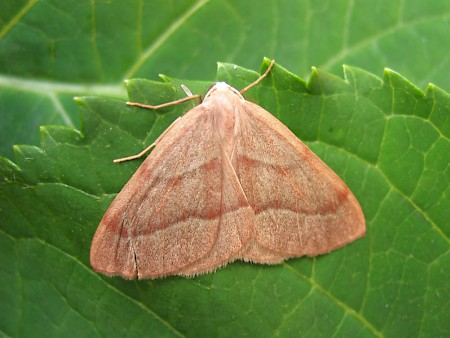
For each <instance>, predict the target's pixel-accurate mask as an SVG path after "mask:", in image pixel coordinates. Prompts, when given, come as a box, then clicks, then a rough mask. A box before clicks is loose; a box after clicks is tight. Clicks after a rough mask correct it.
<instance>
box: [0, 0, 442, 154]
mask: <svg viewBox="0 0 450 338" xmlns="http://www.w3.org/2000/svg"><path fill="white" fill-rule="evenodd" d="M217 18H223V20H218V19H217ZM449 20H450V2H449V1H446V0H434V1H429V2H427V1H420V0H409V1H404V0H380V1H376V2H375V3H374V2H371V1H348V0H326V1H307V0H282V1H263V2H261V1H260V0H246V1H241V0H210V1H208V0H177V1H166V0H151V1H145V0H144V1H137V0H130V1H122V0H109V1H88V0H77V1H74V0H39V1H38V0H27V1H25V0H20V1H19V0H2V1H0V153H1V154H4V155H5V156H8V157H9V158H10V159H12V158H13V151H12V146H13V145H14V144H38V142H39V135H38V127H39V126H41V125H48V124H65V125H67V126H70V127H76V128H80V124H79V118H78V116H77V114H76V108H75V106H74V104H73V101H72V97H73V96H83V95H102V96H109V97H118V98H122V99H123V98H125V96H126V95H125V90H124V87H123V86H122V82H123V80H125V79H128V78H136V77H142V78H148V79H156V78H157V75H158V74H160V73H163V74H168V75H171V76H177V77H179V78H188V79H203V80H211V79H213V77H214V76H215V67H214V65H215V62H217V61H222V62H233V63H236V64H239V65H242V66H244V67H248V68H255V67H256V66H257V65H258V63H259V62H260V60H261V59H262V58H263V57H264V56H266V57H270V58H275V59H276V60H277V61H278V62H280V63H281V64H283V65H285V66H286V67H287V68H289V69H290V70H291V71H293V72H294V73H296V74H300V75H302V76H303V77H307V76H309V72H310V68H311V66H316V67H318V68H319V69H322V70H327V71H331V72H332V73H335V74H340V73H341V67H342V64H349V65H353V66H358V67H361V68H364V69H366V70H368V71H371V72H373V73H375V74H381V72H382V71H383V69H384V67H390V68H392V69H396V70H397V71H399V72H401V73H402V74H403V75H404V76H406V77H408V78H409V79H411V81H412V82H413V83H416V84H417V85H418V86H419V87H420V88H425V86H427V85H428V83H429V82H433V83H435V84H437V85H439V86H440V87H441V88H443V89H445V90H447V91H448V90H449V89H450V77H449V76H448V71H447V70H448V69H449V68H450V59H449V58H448V45H449V36H450V31H449Z"/></svg>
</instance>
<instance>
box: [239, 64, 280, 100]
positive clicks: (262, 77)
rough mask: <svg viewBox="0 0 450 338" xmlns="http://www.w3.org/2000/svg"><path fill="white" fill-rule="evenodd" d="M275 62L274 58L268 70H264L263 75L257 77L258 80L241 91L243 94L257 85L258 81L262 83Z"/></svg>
mask: <svg viewBox="0 0 450 338" xmlns="http://www.w3.org/2000/svg"><path fill="white" fill-rule="evenodd" d="M274 64H275V60H272V62H270V65H269V67H267V69H266V71H265V72H264V74H263V75H261V76H260V77H259V78H257V79H256V81H254V82H252V83H250V84H249V85H248V86H247V87H245V88H244V89H241V90H240V91H239V92H240V93H241V94H244V93H245V92H246V91H247V90H249V89H250V88H252V87H254V86H256V85H257V84H258V83H260V82H261V81H262V80H263V79H264V78H265V77H266V76H267V74H269V72H270V70H271V69H272V67H273V65H274Z"/></svg>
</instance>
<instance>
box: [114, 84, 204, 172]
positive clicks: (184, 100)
mask: <svg viewBox="0 0 450 338" xmlns="http://www.w3.org/2000/svg"><path fill="white" fill-rule="evenodd" d="M181 88H183V90H184V92H185V93H186V95H187V97H184V98H182V99H179V100H175V101H171V102H166V103H163V104H159V105H156V106H153V105H148V104H142V103H138V102H127V106H133V107H139V108H144V109H160V108H164V107H169V106H174V105H176V104H180V103H183V102H186V101H189V100H193V99H197V98H198V99H199V100H200V102H201V101H202V96H201V95H200V94H195V95H194V94H192V92H191V91H190V90H189V88H187V87H186V86H185V85H181ZM178 119H179V118H178ZM178 119H176V120H175V121H173V122H172V124H171V125H170V126H169V128H167V129H166V130H165V131H164V133H162V134H161V135H159V137H158V138H157V139H156V141H155V142H153V143H152V144H150V145H149V146H148V147H147V148H145V149H144V150H142V151H141V152H140V153H139V154H136V155H132V156H127V157H123V158H117V159H115V160H114V163H120V162H125V161H131V160H135V159H138V158H141V157H142V156H144V155H145V154H146V153H147V152H148V151H149V150H150V149H152V148H153V147H155V146H156V145H157V144H158V142H159V140H160V139H161V138H162V137H164V135H166V133H167V132H168V131H169V129H170V128H172V126H173V125H174V124H175V122H177V121H178Z"/></svg>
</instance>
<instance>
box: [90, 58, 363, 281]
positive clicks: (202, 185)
mask: <svg viewBox="0 0 450 338" xmlns="http://www.w3.org/2000/svg"><path fill="white" fill-rule="evenodd" d="M272 66H273V61H272V63H271V64H270V66H269V67H268V69H267V71H266V72H265V73H264V74H263V75H262V76H261V77H260V78H259V79H258V80H257V81H255V82H254V83H252V84H251V85H249V86H247V87H246V88H244V89H243V90H242V91H238V90H236V89H235V88H233V87H231V86H229V85H228V84H226V83H224V82H219V83H216V84H215V85H214V86H213V87H212V88H211V89H210V90H209V91H208V93H207V94H206V96H205V98H204V100H203V102H202V103H201V104H200V105H198V106H196V107H195V108H193V109H191V110H190V111H188V112H187V113H186V114H185V115H183V116H182V117H180V118H179V119H177V120H176V121H175V122H174V123H173V124H172V125H171V126H170V127H169V128H168V129H167V130H166V131H165V132H164V133H163V134H162V135H161V136H160V137H159V138H158V139H157V141H156V142H155V143H154V144H153V145H152V146H155V148H154V150H153V151H152V152H151V153H150V155H149V156H148V157H147V158H146V159H145V161H144V162H143V163H142V165H141V166H140V167H139V169H138V170H137V171H136V173H135V174H134V175H133V177H132V178H131V179H130V180H129V181H128V183H127V184H126V185H125V187H124V188H123V189H122V191H121V192H120V193H119V194H118V195H117V197H116V198H115V200H114V201H113V202H112V204H111V206H110V207H109V209H108V210H107V211H106V213H105V215H104V216H103V219H102V220H101V222H100V225H99V226H98V229H97V231H96V233H95V235H94V239H93V241H92V246H91V254H90V257H91V265H92V267H93V268H94V270H96V271H99V272H101V273H104V274H106V275H111V276H112V275H120V276H122V277H124V278H127V279H131V278H135V277H136V276H137V277H138V278H140V279H144V278H158V277H165V276H169V275H183V276H195V275H199V274H203V273H208V272H211V271H214V270H216V269H217V268H219V267H222V266H224V265H226V264H227V263H229V262H232V261H234V260H238V259H241V260H244V261H247V262H253V263H264V264H277V263H281V262H283V261H284V260H285V259H288V258H292V257H300V256H304V255H307V256H316V255H320V254H325V253H328V252H330V251H332V250H334V249H336V248H339V247H341V246H343V245H345V244H347V243H350V242H352V241H353V240H355V239H357V238H359V237H361V236H364V234H365V230H366V229H365V220H364V215H363V213H362V210H361V207H360V205H359V204H358V201H357V200H356V198H355V197H354V195H353V194H352V192H351V191H350V190H349V188H348V187H347V186H346V185H345V183H344V182H343V181H342V180H341V179H340V178H339V177H338V176H337V175H336V174H335V173H334V172H333V171H332V170H331V169H330V168H329V167H328V166H327V165H326V164H325V163H323V162H322V161H321V160H320V159H319V158H318V157H317V156H316V155H315V154H314V153H313V152H312V151H311V150H310V149H309V148H308V147H307V146H306V145H305V144H303V143H302V142H301V141H300V140H299V139H298V138H297V137H296V136H295V135H294V134H293V133H292V132H291V131H290V130H289V129H288V128H287V127H286V126H284V125H283V124H282V123H281V122H280V121H278V120H277V119H276V118H275V117H274V116H273V115H271V114H270V113H269V112H267V111H266V110H264V109H263V108H261V107H260V106H258V105H256V104H254V103H251V102H249V101H246V100H245V99H244V97H243V96H242V93H243V92H244V91H246V90H247V89H248V88H250V87H252V86H254V85H256V84H257V83H258V82H260V81H261V80H262V79H263V78H264V77H265V76H266V75H267V74H268V72H269V70H270V69H271V67H272ZM193 97H197V96H190V97H188V98H185V99H182V100H179V101H177V102H180V101H185V100H187V99H191V98H193ZM175 103H176V102H175ZM129 104H130V105H136V106H140V107H144V108H160V106H145V105H141V104H136V103H129ZM169 104H173V103H169ZM169 104H165V105H162V106H167V105H169ZM149 148H150V147H149ZM146 150H148V149H146ZM143 153H144V152H142V153H141V154H139V155H136V156H131V157H129V158H125V159H121V160H128V159H132V158H136V157H140V156H142V155H143ZM121 160H117V161H121Z"/></svg>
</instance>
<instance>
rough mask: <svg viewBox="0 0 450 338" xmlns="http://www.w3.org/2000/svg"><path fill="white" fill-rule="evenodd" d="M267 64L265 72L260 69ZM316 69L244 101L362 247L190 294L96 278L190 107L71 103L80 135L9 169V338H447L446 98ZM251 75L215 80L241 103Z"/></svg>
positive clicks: (4, 183)
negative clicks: (349, 213) (98, 257)
mask: <svg viewBox="0 0 450 338" xmlns="http://www.w3.org/2000/svg"><path fill="white" fill-rule="evenodd" d="M267 64H268V60H265V61H264V65H263V68H265V67H267ZM344 74H345V78H344V79H342V78H339V77H336V76H335V75H331V74H329V73H327V72H324V71H322V70H320V69H314V70H313V72H312V74H311V76H310V79H309V81H308V82H305V81H303V80H302V79H300V78H298V77H297V76H295V75H294V74H292V73H290V72H288V71H287V70H286V69H284V68H283V67H281V66H280V65H278V64H277V65H276V66H275V67H274V69H273V70H272V71H271V72H270V74H269V76H268V78H267V79H265V80H264V81H263V82H262V83H261V84H259V85H258V86H256V87H254V88H252V89H251V90H250V91H249V92H248V93H247V94H246V96H247V98H248V99H249V100H252V101H255V102H257V103H258V104H260V105H261V106H263V107H264V108H266V109H267V110H269V111H270V112H272V113H273V114H274V115H275V116H276V117H277V118H279V119H280V120H281V121H282V122H283V123H285V124H286V125H287V126H288V127H289V128H290V129H291V130H292V131H294V133H295V134H296V135H297V136H298V137H299V138H301V139H302V140H304V141H305V142H306V143H307V144H308V145H309V146H310V147H311V148H312V149H313V150H314V151H315V152H316V153H317V154H318V155H319V156H320V157H321V158H322V159H323V160H324V161H325V162H326V163H327V164H329V166H330V167H331V168H333V169H334V170H335V171H336V173H337V174H338V175H339V176H341V177H342V178H343V179H344V181H345V182H346V183H347V184H348V186H349V187H350V188H351V189H352V191H353V192H354V193H355V195H356V197H357V198H358V200H359V201H360V203H361V205H362V208H363V210H364V213H365V217H366V220H367V235H366V237H364V238H362V239H360V240H357V241H355V242H354V243H352V244H350V245H348V246H346V247H344V248H341V249H339V250H336V251H334V252H332V253H330V254H328V255H323V256H319V257H316V258H299V259H291V260H288V261H287V262H285V263H284V264H281V265H276V266H262V265H255V264H249V263H244V262H235V263H232V264H230V265H228V266H227V267H225V268H222V269H219V270H217V271H216V272H215V273H211V274H207V275H202V276H198V277H195V278H192V279H186V278H182V277H168V278H165V279H159V280H144V281H126V280H123V279H121V278H109V277H105V276H102V275H100V274H97V273H95V272H93V271H92V270H91V269H90V264H89V248H90V242H91V239H92V236H93V233H94V232H95V230H96V226H97V224H98V222H99V221H100V219H101V217H102V215H103V213H104V212H105V210H106V208H107V207H108V205H109V203H110V202H111V201H112V199H113V198H114V196H115V195H116V193H117V192H118V191H119V190H120V189H121V188H122V186H123V185H124V184H125V183H126V182H127V180H128V179H129V178H130V176H131V175H132V173H133V172H134V171H135V170H136V169H137V168H138V166H139V165H140V163H141V162H142V160H136V161H130V162H125V163H123V164H113V163H112V160H113V159H114V158H118V157H122V156H126V155H131V154H134V153H137V152H139V151H140V150H142V149H143V148H144V147H145V146H146V145H148V144H150V143H151V142H152V141H154V140H155V139H156V138H157V137H158V135H159V134H160V133H161V132H162V131H163V130H164V129H165V128H166V127H167V126H168V125H170V123H171V122H172V121H173V120H174V119H176V118H177V117H178V116H180V115H181V114H182V113H183V112H184V111H186V110H188V109H190V108H191V107H192V105H193V104H194V103H193V102H186V103H183V104H180V105H178V106H173V107H168V108H164V109H161V110H158V111H150V110H145V109H139V108H135V107H127V106H126V105H125V103H124V101H122V100H118V99H111V98H105V97H82V98H77V100H76V101H77V104H78V106H79V108H80V110H81V122H82V123H81V124H82V126H83V128H82V129H81V133H80V132H77V131H75V130H73V129H71V128H68V127H61V126H46V127H42V128H41V144H40V147H39V148H38V147H34V146H16V147H15V148H14V151H15V163H13V162H11V161H10V160H8V159H6V158H3V159H2V161H1V162H0V163H1V166H0V168H1V169H0V170H1V173H2V175H1V181H0V219H1V220H2V223H1V229H2V230H1V233H0V241H1V242H2V243H1V245H0V266H1V267H2V269H1V272H0V278H1V280H2V284H3V285H4V286H5V287H4V288H2V289H1V290H2V291H1V294H0V297H1V299H2V300H3V302H2V309H0V311H1V312H2V314H3V315H2V316H1V317H0V329H1V332H2V333H3V334H4V335H6V336H19V335H22V336H33V335H34V336H58V337H59V336H73V335H75V336H113V337H115V336H124V335H131V336H146V335H149V334H151V335H154V336H158V337H159V336H189V337H198V336H205V337H210V336H224V337H228V336H236V334H237V333H239V335H240V336H255V337H268V336H281V337H289V336H292V337H297V336H299V335H300V336H307V337H318V336H320V337H323V336H325V337H328V336H342V337H350V336H352V337H353V336H361V337H382V336H385V337H410V336H427V337H444V336H447V335H449V334H450V325H449V322H448V320H447V318H446V317H447V314H448V311H449V299H450V288H449V284H448V280H450V269H449V268H448V267H449V266H450V254H449V243H450V241H449V237H450V226H449V222H448V219H449V216H450V213H449V210H450V188H449V181H450V171H449V163H450V144H449V136H450V119H449V118H448V116H449V113H450V97H449V95H448V94H447V93H446V92H444V91H443V90H440V89H439V88H437V87H436V86H434V85H430V86H429V87H428V88H427V90H426V92H425V93H424V92H422V91H420V90H419V89H418V88H417V87H415V86H414V85H413V84H412V83H410V82H409V81H408V80H406V79H405V78H403V77H401V76H400V75H399V74H397V73H395V72H393V71H391V70H385V72H384V75H383V78H382V79H380V78H377V77H376V76H374V75H373V74H370V73H368V72H366V71H363V70H361V69H358V68H355V67H349V66H346V67H345V68H344ZM257 77H258V73H256V72H253V71H250V70H247V69H245V68H241V67H238V66H235V65H232V64H226V63H220V64H219V65H218V71H217V77H216V78H217V79H218V80H225V81H227V82H229V83H230V84H232V85H233V86H236V87H237V88H242V87H243V86H245V85H246V84H248V83H250V82H252V81H253V80H255V79H256V78H257ZM180 83H185V84H187V85H189V87H190V88H191V89H192V90H193V91H195V92H200V93H203V94H204V93H205V91H206V90H207V88H208V87H209V86H210V85H211V82H209V81H208V82H199V81H182V80H175V79H169V78H167V77H165V78H164V82H153V81H148V80H142V79H136V80H130V81H128V82H127V89H128V92H129V97H130V100H138V101H140V102H143V103H153V104H157V103H161V102H168V101H171V100H173V99H176V98H180V97H184V96H185V94H184V93H183V91H182V90H181V89H180V86H179V85H180Z"/></svg>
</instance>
